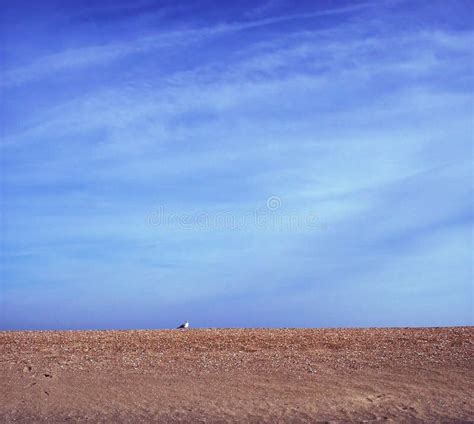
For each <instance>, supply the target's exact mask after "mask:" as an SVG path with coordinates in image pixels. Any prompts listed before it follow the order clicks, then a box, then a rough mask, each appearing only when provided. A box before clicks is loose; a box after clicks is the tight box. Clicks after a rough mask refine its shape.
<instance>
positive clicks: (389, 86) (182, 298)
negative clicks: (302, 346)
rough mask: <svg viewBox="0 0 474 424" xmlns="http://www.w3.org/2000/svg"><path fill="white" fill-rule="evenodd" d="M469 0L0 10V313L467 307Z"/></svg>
mask: <svg viewBox="0 0 474 424" xmlns="http://www.w3.org/2000/svg"><path fill="white" fill-rule="evenodd" d="M473 9H474V7H473V3H472V2H471V1H451V2H449V3H447V2H444V1H430V2H426V1H419V2H417V1H412V0H410V1H397V0H392V1H370V0H369V1H361V2H352V1H329V0H328V1H317V2H316V1H298V2H292V1H288V0H269V1H262V2H256V1H252V2H250V1H248V2H245V1H239V2H222V1H189V2H184V1H183V2H175V1H151V0H142V1H124V0H118V1H117V0H114V1H100V2H99V1H91V0H89V1H86V0H83V1H82V0H78V1H68V2H63V1H59V0H58V1H52V0H45V1H42V2H37V1H31V2H27V1H9V2H4V3H2V10H1V12H0V13H1V18H0V19H1V21H0V27H1V35H0V36H1V51H2V53H1V58H0V60H1V68H0V76H1V80H0V94H1V101H0V120H1V146H0V155H1V209H2V216H1V239H0V241H1V259H0V261H1V262H0V265H1V289H0V295H1V307H0V328H3V329H59V328H68V329H69V328H71V329H76V328H161V327H165V328H166V327H173V326H175V325H176V324H178V323H180V322H182V321H183V320H184V319H188V320H189V321H190V322H191V325H192V326H199V327H209V326H220V327H226V326H251V327H253V326H257V327H261V326H276V327H278V326H283V327H299V326H302V327H313V326H315V327H320V326H321V327H328V326H330V327H336V326H440V325H465V324H470V325H472V324H474V319H473V287H472V280H473V256H472V249H473V231H472V228H473V227H472V224H473V216H474V214H473V204H472V198H471V196H472V192H473V150H472V145H473V116H474V113H473V111H474V102H473V96H472V90H473V88H474V84H473V79H474V72H473V71H474V55H473V49H472V45H473V42H474V32H473V31H474V28H473V26H474V24H473Z"/></svg>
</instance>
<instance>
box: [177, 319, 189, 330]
mask: <svg viewBox="0 0 474 424" xmlns="http://www.w3.org/2000/svg"><path fill="white" fill-rule="evenodd" d="M188 327H189V322H188V321H186V322H185V323H184V324H181V325H180V326H179V327H178V328H183V329H184V328H188Z"/></svg>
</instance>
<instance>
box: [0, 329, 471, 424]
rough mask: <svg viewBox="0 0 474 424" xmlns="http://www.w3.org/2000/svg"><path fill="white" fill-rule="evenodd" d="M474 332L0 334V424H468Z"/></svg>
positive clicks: (411, 330) (465, 330)
mask: <svg viewBox="0 0 474 424" xmlns="http://www.w3.org/2000/svg"><path fill="white" fill-rule="evenodd" d="M473 336H474V327H456V328H426V329H328V330H320V329H277V330H273V329H272V330H270V329H190V330H156V331H152V330H140V331H64V332H0V361H1V371H0V379H1V386H0V390H1V392H0V421H1V422H86V421H88V422H114V423H122V422H133V423H135V422H151V421H153V422H167V423H168V422H193V423H198V422H255V423H262V422H320V421H335V422H341V421H346V422H347V421H358V422H360V421H365V422H371V421H379V420H381V421H382V420H384V421H396V422H400V421H403V422H417V421H418V422H434V421H436V422H440V421H443V422H463V421H464V422H469V421H473V420H474V403H473V400H472V395H473V393H474V378H473V377H474V365H473V360H472V358H473V341H474V337H473Z"/></svg>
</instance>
